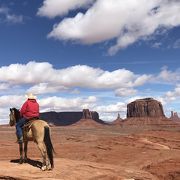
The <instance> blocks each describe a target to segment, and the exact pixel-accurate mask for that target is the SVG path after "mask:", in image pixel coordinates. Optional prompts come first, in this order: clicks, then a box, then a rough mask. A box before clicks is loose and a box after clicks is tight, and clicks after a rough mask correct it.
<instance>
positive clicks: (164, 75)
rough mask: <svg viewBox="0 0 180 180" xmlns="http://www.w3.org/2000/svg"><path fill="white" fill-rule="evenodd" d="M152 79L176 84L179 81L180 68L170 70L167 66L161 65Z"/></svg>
mask: <svg viewBox="0 0 180 180" xmlns="http://www.w3.org/2000/svg"><path fill="white" fill-rule="evenodd" d="M152 79H154V81H158V82H161V83H170V84H178V83H180V69H179V68H178V69H176V70H175V71H171V70H168V68H167V67H163V68H162V70H161V72H160V73H159V75H158V76H156V77H154V78H152Z"/></svg>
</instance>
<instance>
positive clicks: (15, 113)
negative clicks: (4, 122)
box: [9, 108, 20, 126]
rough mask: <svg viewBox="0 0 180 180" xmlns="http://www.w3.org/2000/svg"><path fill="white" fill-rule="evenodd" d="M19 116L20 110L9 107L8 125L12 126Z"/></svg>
mask: <svg viewBox="0 0 180 180" xmlns="http://www.w3.org/2000/svg"><path fill="white" fill-rule="evenodd" d="M19 118H20V112H19V110H18V109H16V108H10V114H9V125H10V126H14V125H15V124H16V122H17V121H18V120H19Z"/></svg>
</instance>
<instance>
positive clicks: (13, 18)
mask: <svg viewBox="0 0 180 180" xmlns="http://www.w3.org/2000/svg"><path fill="white" fill-rule="evenodd" d="M0 17H1V21H2V19H3V21H4V22H7V23H13V24H17V23H22V22H23V16H22V15H16V14H13V13H11V10H10V9H9V8H8V7H0Z"/></svg>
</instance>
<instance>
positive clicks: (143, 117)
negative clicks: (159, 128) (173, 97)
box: [123, 98, 175, 126]
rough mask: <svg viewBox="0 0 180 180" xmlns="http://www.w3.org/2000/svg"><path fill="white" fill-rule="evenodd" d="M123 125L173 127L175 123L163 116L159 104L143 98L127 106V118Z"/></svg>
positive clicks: (151, 99) (161, 107)
mask: <svg viewBox="0 0 180 180" xmlns="http://www.w3.org/2000/svg"><path fill="white" fill-rule="evenodd" d="M123 125H138V126H139V125H168V126H174V125H175V123H174V122H173V121H171V120H169V119H168V118H167V117H166V116H165V115H164V111H163V106H162V104H161V102H159V101H157V100H155V99H153V98H144V99H137V100H135V101H133V102H131V103H129V104H128V105H127V118H126V119H125V120H124V121H123Z"/></svg>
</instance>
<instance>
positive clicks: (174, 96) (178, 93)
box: [165, 84, 180, 101]
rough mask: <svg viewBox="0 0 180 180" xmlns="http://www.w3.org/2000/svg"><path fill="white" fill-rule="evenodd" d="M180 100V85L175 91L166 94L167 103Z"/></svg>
mask: <svg viewBox="0 0 180 180" xmlns="http://www.w3.org/2000/svg"><path fill="white" fill-rule="evenodd" d="M179 98H180V84H178V85H177V86H176V87H175V89H174V90H173V91H168V92H167V93H166V94H165V99H166V101H175V100H178V99H179Z"/></svg>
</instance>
